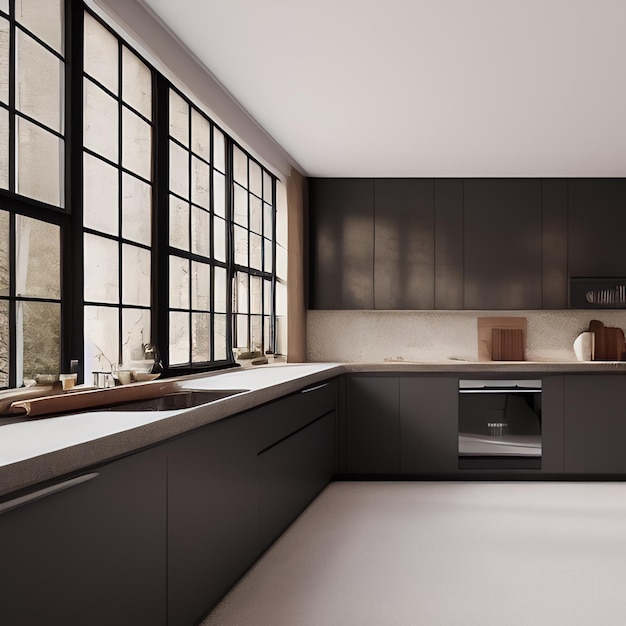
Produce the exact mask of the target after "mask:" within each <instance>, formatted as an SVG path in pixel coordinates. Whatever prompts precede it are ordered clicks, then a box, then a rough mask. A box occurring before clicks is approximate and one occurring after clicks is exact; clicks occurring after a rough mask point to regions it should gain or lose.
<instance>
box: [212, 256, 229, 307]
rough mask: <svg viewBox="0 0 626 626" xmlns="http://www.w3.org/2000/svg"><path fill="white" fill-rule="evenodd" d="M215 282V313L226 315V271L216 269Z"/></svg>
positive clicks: (220, 268)
mask: <svg viewBox="0 0 626 626" xmlns="http://www.w3.org/2000/svg"><path fill="white" fill-rule="evenodd" d="M213 279H214V281H215V311H217V312H218V313H226V311H227V309H226V303H227V301H228V294H227V292H226V269H224V268H223V267H216V268H215V270H214V274H213Z"/></svg>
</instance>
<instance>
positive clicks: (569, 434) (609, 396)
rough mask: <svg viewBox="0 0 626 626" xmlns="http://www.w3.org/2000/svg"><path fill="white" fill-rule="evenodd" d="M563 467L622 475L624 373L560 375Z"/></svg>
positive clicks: (625, 468) (625, 454) (625, 463)
mask: <svg viewBox="0 0 626 626" xmlns="http://www.w3.org/2000/svg"><path fill="white" fill-rule="evenodd" d="M563 395H564V426H565V427H564V469H565V472H567V473H576V474H578V473H580V474H626V376H624V375H619V374H617V375H610V374H597V375H593V374H589V375H569V376H565V377H564V390H563Z"/></svg>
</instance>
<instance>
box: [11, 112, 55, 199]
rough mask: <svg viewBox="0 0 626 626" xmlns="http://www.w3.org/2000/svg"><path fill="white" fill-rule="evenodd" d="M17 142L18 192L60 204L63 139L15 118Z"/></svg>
mask: <svg viewBox="0 0 626 626" xmlns="http://www.w3.org/2000/svg"><path fill="white" fill-rule="evenodd" d="M17 143H18V148H17V155H18V159H17V192H18V193H20V194H22V195H24V196H28V197H29V198H34V199H35V200H40V201H41V202H47V203H48V204H53V205H55V206H62V205H63V197H62V195H61V192H62V181H63V158H64V157H63V141H62V140H61V139H59V138H58V137H56V136H55V135H53V134H52V133H49V132H47V131H45V130H43V129H42V128H40V127H39V126H35V124H31V123H30V122H28V121H26V120H24V119H22V118H18V120H17Z"/></svg>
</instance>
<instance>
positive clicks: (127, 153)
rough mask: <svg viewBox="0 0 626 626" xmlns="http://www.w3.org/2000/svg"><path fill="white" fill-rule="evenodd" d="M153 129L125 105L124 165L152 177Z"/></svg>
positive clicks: (144, 176)
mask: <svg viewBox="0 0 626 626" xmlns="http://www.w3.org/2000/svg"><path fill="white" fill-rule="evenodd" d="M151 140H152V130H151V128H150V125H149V124H148V123H147V122H144V120H142V119H141V118H140V117H139V116H138V115H136V114H135V113H133V112H132V111H130V110H129V109H127V108H126V107H124V109H123V112H122V165H123V166H124V167H125V168H126V169H128V170H130V171H131V172H135V174H138V175H139V176H142V177H143V178H145V179H146V180H149V179H150V175H151V171H152V146H151Z"/></svg>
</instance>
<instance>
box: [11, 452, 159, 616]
mask: <svg viewBox="0 0 626 626" xmlns="http://www.w3.org/2000/svg"><path fill="white" fill-rule="evenodd" d="M77 478H78V480H75V479H71V480H69V481H67V480H66V481H60V482H58V483H56V482H55V483H53V485H52V488H51V490H50V491H48V492H47V494H48V495H46V496H45V497H41V498H40V499H35V500H32V501H30V502H28V501H27V502H25V503H24V504H23V505H22V506H20V507H18V508H15V509H12V510H7V511H6V512H4V513H1V514H0V623H1V624H7V625H9V624H19V625H20V626H29V625H31V624H32V625H33V626H41V624H62V625H63V626H72V625H74V624H75V625H76V626H85V624H89V625H90V626H91V625H94V626H97V625H100V624H101V625H102V626H111V624H116V625H117V624H119V625H124V624H127V625H128V626H152V625H156V624H165V621H166V605H165V603H166V569H165V568H166V552H165V543H166V454H165V449H164V447H159V448H154V449H152V450H149V451H146V452H141V453H139V454H135V455H133V456H130V457H127V458H125V459H122V460H120V461H116V462H114V463H111V464H109V465H105V466H103V467H99V468H96V469H93V470H88V471H87V472H85V473H83V474H81V475H79V476H78V477H77ZM81 479H83V480H84V482H81ZM57 489H61V490H60V491H57ZM45 493H46V492H43V494H45ZM30 495H31V496H33V497H37V496H38V495H42V492H40V491H37V490H36V491H35V492H32V493H31V494H30ZM10 502H12V501H11V500H9V503H10ZM5 506H6V503H5Z"/></svg>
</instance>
